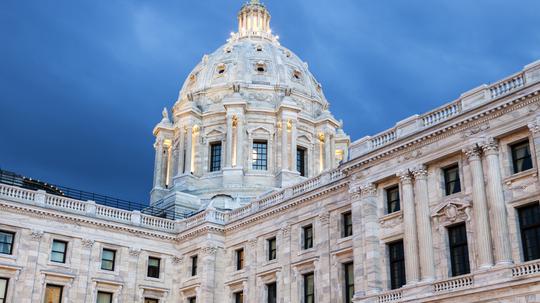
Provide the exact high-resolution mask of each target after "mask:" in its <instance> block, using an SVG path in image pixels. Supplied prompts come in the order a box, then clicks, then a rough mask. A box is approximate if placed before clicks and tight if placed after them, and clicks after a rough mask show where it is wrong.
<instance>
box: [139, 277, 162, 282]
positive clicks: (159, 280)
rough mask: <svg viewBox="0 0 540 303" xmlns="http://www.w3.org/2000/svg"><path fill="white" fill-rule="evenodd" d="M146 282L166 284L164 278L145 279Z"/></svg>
mask: <svg viewBox="0 0 540 303" xmlns="http://www.w3.org/2000/svg"><path fill="white" fill-rule="evenodd" d="M144 280H145V281H150V282H159V283H163V282H165V280H164V279H163V278H152V277H144Z"/></svg>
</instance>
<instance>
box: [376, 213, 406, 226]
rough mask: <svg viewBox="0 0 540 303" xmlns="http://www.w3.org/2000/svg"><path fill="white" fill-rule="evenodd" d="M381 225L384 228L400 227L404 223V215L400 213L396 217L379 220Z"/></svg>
mask: <svg viewBox="0 0 540 303" xmlns="http://www.w3.org/2000/svg"><path fill="white" fill-rule="evenodd" d="M379 223H380V224H381V226H382V227H384V228H392V227H395V226H398V225H399V224H401V223H403V213H399V214H398V215H395V216H392V215H390V216H385V217H383V218H381V219H379Z"/></svg>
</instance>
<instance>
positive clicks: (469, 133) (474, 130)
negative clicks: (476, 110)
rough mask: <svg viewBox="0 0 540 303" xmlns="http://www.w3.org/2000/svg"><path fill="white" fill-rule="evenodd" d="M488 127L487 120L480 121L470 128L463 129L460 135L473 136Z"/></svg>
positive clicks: (464, 136) (463, 136)
mask: <svg viewBox="0 0 540 303" xmlns="http://www.w3.org/2000/svg"><path fill="white" fill-rule="evenodd" d="M488 129H489V122H486V123H482V124H480V125H475V126H473V127H471V128H468V129H466V130H464V131H463V133H462V134H461V137H462V138H468V137H471V136H474V135H476V134H480V133H482V132H484V131H486V130H488Z"/></svg>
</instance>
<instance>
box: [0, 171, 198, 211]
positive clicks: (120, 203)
mask: <svg viewBox="0 0 540 303" xmlns="http://www.w3.org/2000/svg"><path fill="white" fill-rule="evenodd" d="M0 183H3V184H7V185H12V186H18V187H22V188H25V189H30V190H44V191H45V192H47V193H49V194H53V195H58V196H64V197H68V198H72V199H76V200H82V201H87V200H92V201H94V202H96V203H97V204H101V205H105V206H109V207H115V208H120V209H125V210H129V211H133V210H138V211H140V212H141V213H143V214H146V215H150V216H155V217H161V218H167V219H172V220H175V219H184V218H187V217H190V216H192V215H193V214H194V212H184V211H178V210H176V209H175V208H174V207H169V208H166V209H163V208H158V207H154V206H149V205H147V204H143V203H136V202H131V201H127V200H122V199H118V198H113V197H110V196H106V195H101V194H96V193H92V192H87V191H82V190H78V189H73V188H69V187H65V186H60V185H54V184H49V183H45V182H42V181H39V180H35V179H32V178H27V177H24V176H21V175H19V174H16V173H14V172H10V171H6V170H2V169H0Z"/></svg>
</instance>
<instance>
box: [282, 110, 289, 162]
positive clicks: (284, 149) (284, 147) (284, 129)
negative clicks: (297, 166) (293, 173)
mask: <svg viewBox="0 0 540 303" xmlns="http://www.w3.org/2000/svg"><path fill="white" fill-rule="evenodd" d="M287 137H288V131H287V120H285V119H283V121H281V170H289V157H288V155H289V154H288V148H287V145H288V144H287V143H288V140H287Z"/></svg>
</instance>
